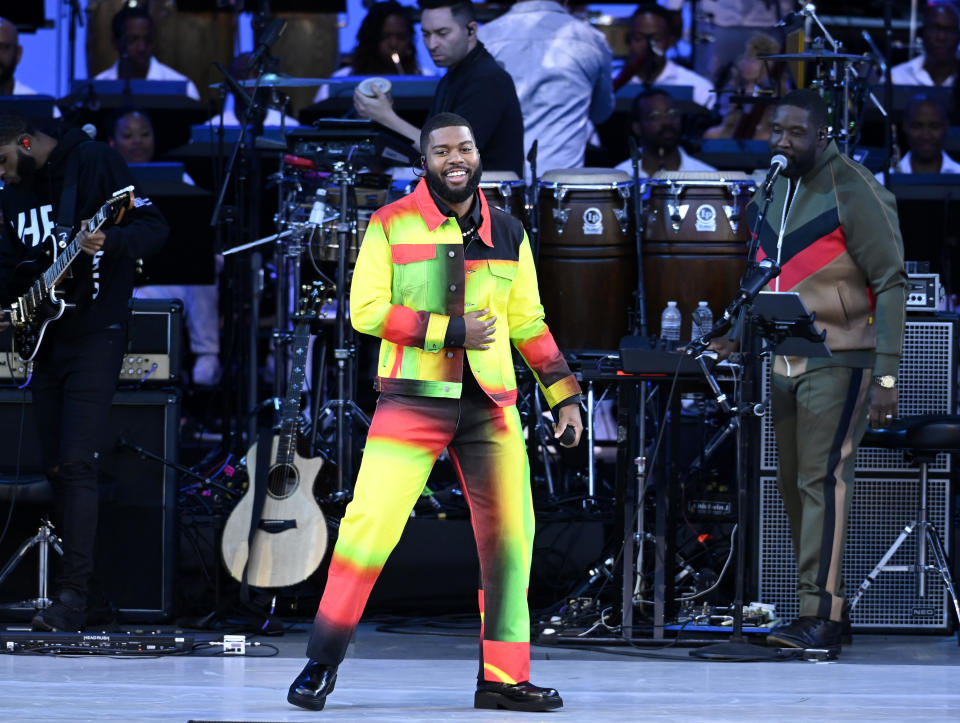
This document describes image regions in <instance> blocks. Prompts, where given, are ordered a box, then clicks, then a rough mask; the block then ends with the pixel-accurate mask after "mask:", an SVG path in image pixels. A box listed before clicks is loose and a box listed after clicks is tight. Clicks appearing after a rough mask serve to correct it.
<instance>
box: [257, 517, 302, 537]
mask: <svg viewBox="0 0 960 723" xmlns="http://www.w3.org/2000/svg"><path fill="white" fill-rule="evenodd" d="M259 528H260V529H261V530H263V531H264V532H268V533H270V534H271V535H275V534H277V533H278V532H283V531H284V530H295V529H296V528H297V521H296V520H260V525H259Z"/></svg>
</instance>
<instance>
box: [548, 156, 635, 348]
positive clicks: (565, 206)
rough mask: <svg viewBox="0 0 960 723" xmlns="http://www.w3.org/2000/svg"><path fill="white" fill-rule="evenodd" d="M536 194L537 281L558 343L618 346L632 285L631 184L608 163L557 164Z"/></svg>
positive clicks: (633, 288)
mask: <svg viewBox="0 0 960 723" xmlns="http://www.w3.org/2000/svg"><path fill="white" fill-rule="evenodd" d="M538 194H539V206H540V247H539V257H538V261H537V279H538V281H539V284H540V299H541V300H542V302H543V308H544V311H545V312H546V318H547V324H548V325H549V326H550V329H551V331H552V332H553V336H554V338H555V339H556V341H557V344H558V345H559V346H560V348H561V349H570V350H585V349H596V350H609V349H617V348H619V346H620V338H621V337H623V336H624V335H625V334H627V331H628V326H629V324H628V313H629V310H630V308H631V307H632V305H633V294H634V291H635V289H636V286H637V246H636V237H635V233H634V228H635V227H634V222H633V181H632V180H631V179H630V176H629V175H628V174H626V173H624V172H623V171H617V170H614V169H611V168H571V169H557V170H553V171H548V172H547V173H545V174H544V175H543V178H542V179H541V180H540V183H539V188H538Z"/></svg>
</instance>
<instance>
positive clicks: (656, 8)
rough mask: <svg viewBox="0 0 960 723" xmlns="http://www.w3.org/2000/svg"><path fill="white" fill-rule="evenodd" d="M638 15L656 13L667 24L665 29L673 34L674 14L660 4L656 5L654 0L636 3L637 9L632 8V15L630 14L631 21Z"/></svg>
mask: <svg viewBox="0 0 960 723" xmlns="http://www.w3.org/2000/svg"><path fill="white" fill-rule="evenodd" d="M640 15H656V16H657V17H661V18H663V21H664V22H665V23H666V24H667V30H668V31H670V33H671V34H673V32H674V27H673V21H674V16H673V15H671V14H670V11H669V10H667V9H666V8H665V7H663V6H662V5H658V4H657V3H655V2H642V3H640V4H639V5H637V9H636V10H634V11H633V15H631V16H630V19H631V21H632V20H636V19H637V17H639V16H640Z"/></svg>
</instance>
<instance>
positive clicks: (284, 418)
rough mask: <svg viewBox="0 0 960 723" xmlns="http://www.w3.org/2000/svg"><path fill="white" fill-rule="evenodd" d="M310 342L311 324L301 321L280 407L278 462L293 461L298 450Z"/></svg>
mask: <svg viewBox="0 0 960 723" xmlns="http://www.w3.org/2000/svg"><path fill="white" fill-rule="evenodd" d="M309 343H310V325H309V324H308V323H307V322H301V323H299V324H297V325H296V327H295V328H294V331H293V347H292V349H291V360H292V361H291V364H290V379H289V380H288V381H287V396H286V397H285V398H284V400H283V405H282V406H281V407H280V437H279V442H278V445H277V464H278V465H286V464H292V463H293V456H294V452H295V451H296V434H297V417H298V416H299V415H300V391H301V390H302V389H303V380H304V379H306V377H307V346H308V344H309Z"/></svg>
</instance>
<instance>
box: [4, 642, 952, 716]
mask: <svg viewBox="0 0 960 723" xmlns="http://www.w3.org/2000/svg"><path fill="white" fill-rule="evenodd" d="M263 641H264V642H266V643H271V644H274V645H277V646H278V647H279V654H278V655H276V656H275V657H269V658H267V657H252V655H259V654H263V653H266V652H268V651H267V649H266V648H254V649H253V650H252V652H251V656H248V657H231V658H226V657H222V656H220V657H196V656H183V657H162V658H124V659H118V658H110V657H100V656H95V657H94V656H78V657H41V656H28V655H4V656H2V657H0V711H2V712H0V716H2V718H3V720H5V721H37V720H65V721H66V720H69V721H83V720H96V721H104V720H123V721H187V720H196V721H305V720H310V719H324V720H343V721H357V720H366V721H442V720H457V721H505V720H548V719H549V720H557V721H559V720H569V721H641V720H643V721H648V720H676V721H736V723H743V721H754V720H758V721H845V720H857V721H882V720H898V721H903V720H914V721H918V722H919V721H935V720H936V721H938V720H954V721H956V720H960V685H958V679H960V648H958V647H957V638H956V635H954V636H951V637H947V636H895V635H891V636H878V635H869V636H868V635H858V636H857V637H856V638H855V642H854V645H852V646H850V647H849V648H845V649H844V652H843V654H842V655H841V657H840V659H839V660H838V661H837V662H833V663H808V662H780V663H719V662H699V661H697V662H692V661H690V660H689V658H688V655H687V653H688V650H687V649H682V648H670V649H669V650H665V651H662V652H659V653H655V651H652V650H649V649H640V650H633V649H629V648H608V649H606V651H605V652H604V651H594V650H584V649H576V650H570V649H560V648H554V647H542V646H535V647H534V649H533V657H534V662H533V666H532V679H533V681H534V682H535V683H538V684H540V685H551V686H555V687H557V688H558V689H559V690H560V692H561V694H562V695H563V699H564V708H563V709H562V710H560V711H557V712H554V713H548V714H529V713H510V712H507V711H499V712H496V711H475V710H474V709H473V707H472V704H473V696H472V691H473V682H474V680H475V676H476V669H477V663H476V658H475V655H476V641H475V639H473V638H472V637H467V636H447V635H441V636H436V635H429V636H428V635H399V634H394V633H386V632H377V631H375V630H374V626H372V625H369V624H364V625H363V626H362V627H361V629H360V631H359V633H358V635H357V638H356V640H355V641H354V643H353V644H352V645H351V649H350V656H349V657H348V659H347V660H346V662H345V663H344V664H343V666H342V667H341V669H340V677H339V679H338V681H337V688H336V692H335V693H334V694H333V695H332V696H331V697H330V698H329V700H328V703H327V708H326V710H324V711H323V712H322V713H313V712H309V711H304V710H300V709H298V708H294V707H292V706H290V705H289V704H288V703H287V702H286V700H285V697H286V688H287V686H288V685H289V684H290V682H291V680H292V679H293V677H294V676H295V675H296V674H297V673H298V672H299V670H300V668H301V667H302V664H303V658H302V657H301V656H302V654H303V647H304V644H305V641H306V633H305V629H304V628H303V626H300V629H299V630H297V631H294V632H291V633H288V634H286V635H284V636H283V637H281V638H265V639H263ZM630 653H641V654H643V656H644V657H627V654H630ZM654 654H656V655H658V656H667V657H666V658H665V659H664V658H657V657H652V656H653V655H654Z"/></svg>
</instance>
